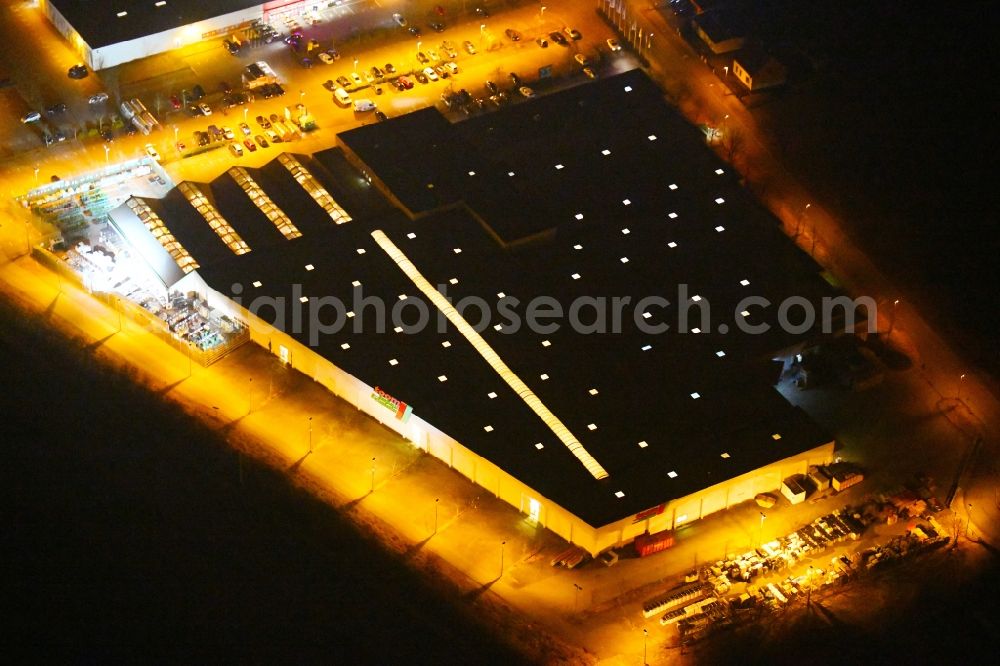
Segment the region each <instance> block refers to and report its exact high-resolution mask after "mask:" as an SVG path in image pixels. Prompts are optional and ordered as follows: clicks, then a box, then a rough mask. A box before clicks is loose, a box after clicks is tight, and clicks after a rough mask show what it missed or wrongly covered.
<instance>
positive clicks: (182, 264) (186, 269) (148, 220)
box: [126, 198, 198, 275]
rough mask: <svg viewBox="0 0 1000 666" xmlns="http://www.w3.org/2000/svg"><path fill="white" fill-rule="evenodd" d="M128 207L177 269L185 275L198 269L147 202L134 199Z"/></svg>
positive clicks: (129, 201)
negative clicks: (171, 259) (167, 254)
mask: <svg viewBox="0 0 1000 666" xmlns="http://www.w3.org/2000/svg"><path fill="white" fill-rule="evenodd" d="M126 203H127V204H128V207H129V208H131V209H132V212H133V213H135V215H136V217H138V218H139V220H140V221H141V222H142V223H143V225H145V227H146V229H148V230H149V233H150V234H152V236H153V238H155V239H156V242H157V243H159V244H160V245H162V246H163V249H164V250H166V251H167V252H168V253H170V256H171V257H173V258H174V261H175V262H176V263H177V267H178V268H180V269H181V272H183V273H184V274H185V275H187V274H188V273H190V272H191V271H193V270H195V269H197V268H198V262H197V261H195V260H194V257H192V256H191V255H190V254H188V251H187V250H185V249H184V246H183V245H181V242H180V241H179V240H177V238H175V237H174V235H173V234H172V233H170V229H167V225H165V224H163V220H161V219H160V216H159V215H157V214H156V213H155V212H154V211H153V209H152V208H150V207H149V206H148V205H147V204H146V202H145V201H142V200H140V199H136V198H132V199H129V200H128V201H127V202H126Z"/></svg>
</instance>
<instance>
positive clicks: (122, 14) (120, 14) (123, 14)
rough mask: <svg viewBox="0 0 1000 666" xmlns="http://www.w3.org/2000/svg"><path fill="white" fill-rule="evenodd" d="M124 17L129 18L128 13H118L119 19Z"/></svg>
mask: <svg viewBox="0 0 1000 666" xmlns="http://www.w3.org/2000/svg"><path fill="white" fill-rule="evenodd" d="M123 16H128V12H118V18H121V17H123Z"/></svg>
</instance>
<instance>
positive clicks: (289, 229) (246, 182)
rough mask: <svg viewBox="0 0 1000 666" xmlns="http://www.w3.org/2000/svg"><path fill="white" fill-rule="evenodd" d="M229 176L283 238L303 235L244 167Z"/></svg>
mask: <svg viewBox="0 0 1000 666" xmlns="http://www.w3.org/2000/svg"><path fill="white" fill-rule="evenodd" d="M229 175H230V176H231V177H232V179H233V180H235V181H236V183H237V184H238V185H239V186H240V187H242V188H243V191H244V192H246V193H247V197H249V198H250V201H252V202H253V205H254V206H257V208H258V209H260V212H262V213H264V215H265V217H267V219H269V220H271V224H273V225H274V226H275V228H276V229H277V230H278V231H280V232H281V235H282V236H284V237H285V238H286V239H288V240H292V239H293V238H298V237H299V236H301V235H302V232H301V231H299V229H298V227H296V226H295V224H294V223H293V222H292V221H291V220H290V219H289V217H288V216H287V215H285V211H283V210H281V208H279V207H278V204H276V203H274V201H272V200H271V197H269V196H267V192H265V191H264V190H263V189H261V187H260V185H258V184H257V181H256V180H254V179H253V177H252V176H251V175H250V174H249V173H247V170H246V169H244V168H243V167H233V168H232V169H230V170H229Z"/></svg>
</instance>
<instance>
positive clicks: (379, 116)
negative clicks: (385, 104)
mask: <svg viewBox="0 0 1000 666" xmlns="http://www.w3.org/2000/svg"><path fill="white" fill-rule="evenodd" d="M375 119H376V120H378V121H379V122H382V121H385V120H389V116H387V115H385V113H383V112H382V110H381V109H375Z"/></svg>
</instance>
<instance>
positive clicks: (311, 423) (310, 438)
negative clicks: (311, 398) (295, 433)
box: [309, 416, 313, 453]
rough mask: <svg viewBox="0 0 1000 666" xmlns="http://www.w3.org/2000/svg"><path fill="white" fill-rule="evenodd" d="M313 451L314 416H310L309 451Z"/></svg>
mask: <svg viewBox="0 0 1000 666" xmlns="http://www.w3.org/2000/svg"><path fill="white" fill-rule="evenodd" d="M312 452H313V417H311V416H310V417H309V453H312Z"/></svg>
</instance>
